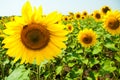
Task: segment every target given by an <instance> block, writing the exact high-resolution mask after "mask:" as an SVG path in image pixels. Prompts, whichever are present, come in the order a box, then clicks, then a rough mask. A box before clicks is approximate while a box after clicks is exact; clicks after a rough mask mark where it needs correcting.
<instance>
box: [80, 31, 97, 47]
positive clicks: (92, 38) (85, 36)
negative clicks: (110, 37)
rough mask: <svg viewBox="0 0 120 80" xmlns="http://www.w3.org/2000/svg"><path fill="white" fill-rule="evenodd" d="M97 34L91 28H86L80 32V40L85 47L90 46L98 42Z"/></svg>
mask: <svg viewBox="0 0 120 80" xmlns="http://www.w3.org/2000/svg"><path fill="white" fill-rule="evenodd" d="M96 38H97V35H96V33H95V32H94V31H93V30H91V29H84V30H83V31H80V32H79V34H78V41H79V43H80V44H81V45H82V46H83V47H90V46H93V45H94V44H95V43H96V41H97V40H96Z"/></svg>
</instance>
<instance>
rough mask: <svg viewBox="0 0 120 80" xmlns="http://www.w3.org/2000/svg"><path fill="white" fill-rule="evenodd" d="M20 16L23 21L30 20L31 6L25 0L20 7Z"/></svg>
mask: <svg viewBox="0 0 120 80" xmlns="http://www.w3.org/2000/svg"><path fill="white" fill-rule="evenodd" d="M22 16H23V18H24V20H25V22H28V23H29V22H31V16H32V6H31V4H30V2H29V1H27V2H26V3H25V4H24V5H23V7H22Z"/></svg>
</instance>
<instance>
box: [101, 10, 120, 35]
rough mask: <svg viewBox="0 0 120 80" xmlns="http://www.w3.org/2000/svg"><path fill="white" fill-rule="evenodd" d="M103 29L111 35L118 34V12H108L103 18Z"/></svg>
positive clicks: (119, 29)
mask: <svg viewBox="0 0 120 80" xmlns="http://www.w3.org/2000/svg"><path fill="white" fill-rule="evenodd" d="M103 21H104V23H103V24H104V26H103V27H104V28H105V29H106V30H107V31H108V32H109V33H111V34H112V35H115V34H120V12H119V11H110V12H108V13H107V14H106V16H104V19H103Z"/></svg>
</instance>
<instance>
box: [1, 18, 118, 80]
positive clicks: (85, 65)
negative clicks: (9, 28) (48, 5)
mask: <svg viewBox="0 0 120 80" xmlns="http://www.w3.org/2000/svg"><path fill="white" fill-rule="evenodd" d="M68 23H72V25H73V27H74V30H73V32H72V33H69V34H68V35H67V37H68V40H67V41H66V42H65V44H66V45H67V48H66V49H65V50H62V53H61V55H59V56H58V57H55V58H54V59H53V60H50V61H45V62H42V63H41V65H40V67H39V68H40V70H39V73H40V75H39V77H40V79H41V80H110V79H111V80H119V79H120V78H119V75H120V36H119V35H115V36H112V35H111V34H109V33H108V32H106V30H104V29H103V22H96V21H95V20H94V19H93V18H92V17H88V18H85V19H81V20H72V21H68V22H63V24H65V25H66V24H68ZM4 28H5V27H4V26H3V24H0V29H1V30H3V29H4ZM85 28H89V29H93V31H95V32H96V33H97V35H98V36H97V43H96V44H95V45H94V46H92V47H90V48H83V47H82V46H81V44H80V43H79V42H78V39H77V36H78V33H79V31H80V30H83V29H85ZM3 39H4V38H3V37H1V38H0V80H2V79H3V80H36V75H38V71H37V66H36V65H35V64H19V61H18V62H16V63H13V58H10V57H9V56H7V55H6V54H5V53H6V51H7V49H3V45H4V44H2V40H3Z"/></svg>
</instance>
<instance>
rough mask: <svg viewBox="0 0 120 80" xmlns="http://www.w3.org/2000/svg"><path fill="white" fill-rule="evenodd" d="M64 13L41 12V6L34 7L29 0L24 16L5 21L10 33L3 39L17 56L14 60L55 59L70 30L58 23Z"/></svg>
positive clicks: (23, 10)
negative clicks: (44, 14) (43, 14)
mask: <svg viewBox="0 0 120 80" xmlns="http://www.w3.org/2000/svg"><path fill="white" fill-rule="evenodd" d="M61 17H62V15H61V14H59V13H58V12H52V13H50V14H48V15H46V17H43V16H42V7H41V6H40V7H39V8H38V9H36V8H34V9H32V6H31V4H30V2H29V1H27V2H26V3H25V4H24V5H23V7H22V16H21V17H15V21H12V22H9V23H7V24H6V27H7V28H6V29H5V30H4V32H5V33H6V34H7V35H8V37H6V38H5V39H4V41H3V43H4V44H5V45H4V48H8V50H7V54H8V55H9V56H11V57H15V59H14V62H16V61H18V60H19V59H21V64H22V63H31V64H32V63H33V62H36V64H37V65H39V64H40V63H41V61H44V60H49V59H53V58H54V57H55V56H57V55H58V54H60V53H61V49H62V48H65V47H66V46H65V44H64V43H63V41H65V40H66V36H65V35H66V34H67V31H65V30H64V28H65V26H64V25H62V24H56V22H57V21H59V20H61Z"/></svg>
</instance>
